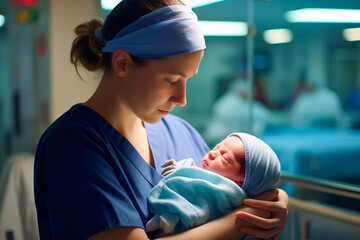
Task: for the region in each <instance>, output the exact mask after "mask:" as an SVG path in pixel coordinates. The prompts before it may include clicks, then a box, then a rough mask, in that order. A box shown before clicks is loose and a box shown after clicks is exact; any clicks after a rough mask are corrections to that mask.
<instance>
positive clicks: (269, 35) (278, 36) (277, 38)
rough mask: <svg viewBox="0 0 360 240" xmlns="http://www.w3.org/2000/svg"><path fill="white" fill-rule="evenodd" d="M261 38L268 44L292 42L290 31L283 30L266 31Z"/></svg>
mask: <svg viewBox="0 0 360 240" xmlns="http://www.w3.org/2000/svg"><path fill="white" fill-rule="evenodd" d="M263 37H264V39H265V41H266V42H267V43H269V44H280V43H288V42H291V41H292V40H293V35H292V33H291V31H290V30H289V29H285V28H279V29H271V30H266V31H265V32H264V34H263Z"/></svg>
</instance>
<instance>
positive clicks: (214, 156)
mask: <svg viewBox="0 0 360 240" xmlns="http://www.w3.org/2000/svg"><path fill="white" fill-rule="evenodd" d="M209 158H210V159H211V160H214V159H215V158H216V153H214V152H210V153H209Z"/></svg>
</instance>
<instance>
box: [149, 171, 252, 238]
mask: <svg viewBox="0 0 360 240" xmlns="http://www.w3.org/2000/svg"><path fill="white" fill-rule="evenodd" d="M244 198H246V193H245V191H244V190H243V189H242V188H240V187H239V186H238V185H236V184H235V183H234V182H233V181H231V180H229V179H227V178H225V177H222V176H220V175H218V174H215V173H212V172H209V171H206V170H203V169H201V168H197V167H182V168H180V169H178V170H177V171H175V172H173V173H172V174H170V175H168V176H167V177H165V178H163V179H162V180H161V181H160V182H159V184H158V185H156V186H155V187H154V188H153V189H152V191H151V192H150V193H149V195H148V205H149V210H150V211H151V212H152V213H153V214H154V217H153V218H152V219H151V220H150V221H149V222H148V223H147V224H146V230H147V232H153V231H156V234H155V236H154V237H160V236H164V235H168V234H174V233H179V232H183V231H186V230H188V229H190V228H193V227H196V226H199V225H201V224H204V223H206V222H209V221H211V220H214V219H216V218H218V217H221V216H223V215H224V214H226V213H228V212H230V211H232V210H234V209H235V208H237V207H239V206H240V205H241V204H242V200H243V199H244Z"/></svg>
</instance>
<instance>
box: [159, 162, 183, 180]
mask: <svg viewBox="0 0 360 240" xmlns="http://www.w3.org/2000/svg"><path fill="white" fill-rule="evenodd" d="M161 167H163V168H164V169H163V170H162V172H161V175H162V176H164V177H166V176H167V175H169V174H170V173H173V172H175V171H176V170H177V169H179V168H181V167H182V165H181V164H179V163H177V162H176V161H175V160H174V159H170V160H167V161H166V162H164V163H163V164H161Z"/></svg>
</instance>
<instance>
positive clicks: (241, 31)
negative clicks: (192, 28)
mask: <svg viewBox="0 0 360 240" xmlns="http://www.w3.org/2000/svg"><path fill="white" fill-rule="evenodd" d="M199 23H200V25H201V27H202V30H203V32H204V35H205V36H228V37H230V36H246V34H247V31H248V27H247V24H246V23H244V22H228V21H199Z"/></svg>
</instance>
